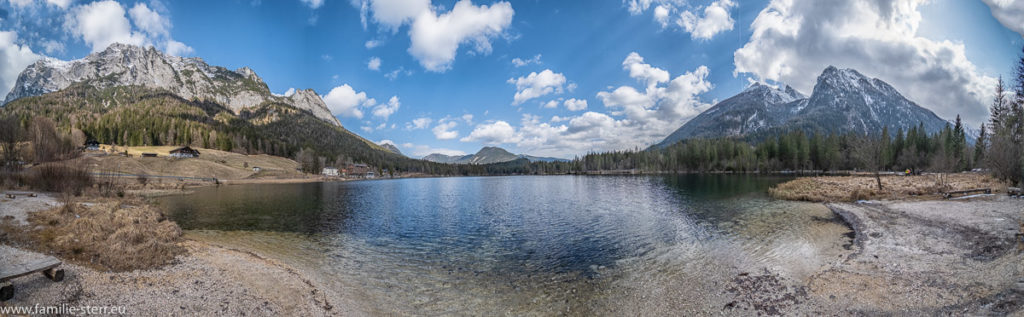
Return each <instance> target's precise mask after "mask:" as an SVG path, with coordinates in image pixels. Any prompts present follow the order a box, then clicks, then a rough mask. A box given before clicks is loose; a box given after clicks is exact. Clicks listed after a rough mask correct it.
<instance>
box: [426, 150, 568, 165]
mask: <svg viewBox="0 0 1024 317" xmlns="http://www.w3.org/2000/svg"><path fill="white" fill-rule="evenodd" d="M521 158H522V159H527V160H529V161H530V162H567V161H568V160H565V159H560V158H553V157H537V156H532V155H526V154H513V153H511V152H509V151H507V150H505V149H503V148H500V147H494V146H485V147H483V148H481V149H480V150H479V151H477V152H476V153H474V154H467V155H445V154H440V153H432V154H429V155H427V156H424V157H423V160H425V161H430V162H435V163H446V164H477V165H479V164H492V163H503V162H510V161H514V160H517V159H521Z"/></svg>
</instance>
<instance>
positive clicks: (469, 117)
mask: <svg viewBox="0 0 1024 317" xmlns="http://www.w3.org/2000/svg"><path fill="white" fill-rule="evenodd" d="M462 121H466V124H473V115H471V114H468V113H467V114H464V115H462Z"/></svg>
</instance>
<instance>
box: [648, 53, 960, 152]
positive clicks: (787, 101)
mask: <svg viewBox="0 0 1024 317" xmlns="http://www.w3.org/2000/svg"><path fill="white" fill-rule="evenodd" d="M922 123H923V124H924V127H925V130H926V131H928V132H929V133H934V132H938V131H939V130H941V129H942V128H943V127H945V125H946V124H947V123H948V122H947V121H946V120H943V119H942V118H939V116H937V115H935V113H934V112H932V111H931V110H928V109H925V108H923V107H921V106H919V105H917V104H916V103H914V102H913V101H910V100H908V99H907V98H906V97H904V96H903V95H902V94H900V93H899V92H898V91H896V89H895V88H893V87H892V86H891V85H889V84H888V83H886V82H884V81H882V80H879V79H877V78H869V77H867V76H864V75H863V74H861V73H859V72H857V71H856V70H853V69H839V68H836V67H834V66H829V67H828V68H826V69H825V71H824V72H822V74H821V75H820V76H818V81H817V84H815V86H814V91H813V92H812V93H811V95H810V96H809V97H804V96H803V95H802V94H800V93H799V92H797V91H796V90H794V89H793V88H791V87H789V86H785V87H784V88H781V89H779V88H773V87H769V86H766V85H762V84H753V85H751V86H750V87H749V88H747V89H746V90H744V91H743V92H741V93H739V94H737V95H736V96H733V97H731V98H729V99H726V100H724V101H722V102H719V103H718V104H716V105H715V106H713V107H711V109H708V110H707V111H705V112H703V113H701V114H700V115H698V116H697V117H695V118H693V119H692V120H690V121H689V122H687V123H686V124H684V125H683V126H682V127H680V128H679V129H678V130H676V131H675V132H673V133H672V134H670V135H669V136H668V137H666V138H665V140H663V141H661V142H660V143H658V144H656V145H654V146H653V147H655V148H661V147H665V146H669V145H671V144H674V143H676V142H679V141H681V140H684V139H689V138H714V137H733V136H735V137H758V136H764V135H768V134H771V133H775V132H782V131H787V130H794V129H799V130H804V131H807V132H815V131H820V132H826V133H827V132H832V133H851V132H852V133H859V134H869V133H878V132H880V131H882V127H888V128H889V131H890V133H895V132H896V130H897V129H899V128H903V129H904V130H907V129H908V128H910V127H911V126H916V125H918V124H922Z"/></svg>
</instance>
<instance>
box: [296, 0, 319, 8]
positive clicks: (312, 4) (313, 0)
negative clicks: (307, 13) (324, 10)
mask: <svg viewBox="0 0 1024 317" xmlns="http://www.w3.org/2000/svg"><path fill="white" fill-rule="evenodd" d="M300 1H302V4H304V5H306V6H307V7H309V8H310V9H314V10H315V9H317V8H319V7H320V6H322V5H324V0H300Z"/></svg>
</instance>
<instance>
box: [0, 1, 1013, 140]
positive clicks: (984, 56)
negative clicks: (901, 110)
mask: <svg viewBox="0 0 1024 317" xmlns="http://www.w3.org/2000/svg"><path fill="white" fill-rule="evenodd" d="M107 1H112V0H107ZM1022 6H1024V5H1021V4H1016V3H1010V4H1004V3H1002V2H1001V1H996V0H984V1H960V0H932V1H922V0H889V1H820V0H793V1H779V0H776V1H769V0H757V1H743V2H739V1H735V0H713V1H708V0H692V1H688V0H625V1H622V0H604V1H597V0H595V1H546V0H524V1H517V0H511V1H486V0H474V1H472V2H471V1H469V0H463V1H430V0H338V1H332V0H301V1H299V0H297V1H251V0H236V1H166V2H159V1H121V2H117V3H114V2H93V1H74V0H47V1H41V0H0V66H2V67H4V69H0V84H3V85H4V86H3V89H9V87H10V85H13V79H12V78H15V77H16V76H17V73H18V72H20V69H23V68H24V66H25V65H27V63H30V62H31V61H33V60H34V59H38V58H41V57H42V56H50V57H54V58H59V59H65V60H67V59H76V58H81V57H84V56H85V55H87V54H89V53H90V52H92V51H96V50H101V49H102V47H105V44H107V43H108V42H109V41H111V39H115V40H117V39H120V40H117V41H136V42H137V43H143V44H145V45H153V46H156V47H157V48H158V49H161V50H164V51H166V52H168V53H171V54H176V55H182V56H198V57H202V58H203V59H204V60H205V61H207V62H208V63H210V64H213V65H219V66H224V67H227V68H231V69H235V68H239V67H242V66H249V67H250V68H252V69H254V70H255V71H256V72H257V74H259V75H260V76H261V77H262V78H263V79H264V81H266V82H267V84H268V85H269V86H270V89H271V90H272V91H273V92H275V93H279V94H283V93H285V92H286V91H288V90H289V89H290V88H296V89H305V88H312V89H314V90H316V91H317V92H318V93H319V94H320V95H321V96H324V99H325V101H326V102H327V104H328V105H329V106H330V108H331V109H332V112H334V114H335V115H337V116H338V118H339V120H341V122H342V124H343V125H344V126H345V127H346V128H348V129H350V130H352V131H354V132H356V133H358V134H360V135H362V136H364V137H366V138H368V139H370V140H373V141H377V142H381V141H386V142H392V143H395V144H396V145H398V146H399V148H400V149H401V150H402V151H403V152H405V153H406V154H407V155H410V156H414V157H419V156H423V155H425V154H429V153H432V152H441V153H447V154H458V153H473V152H475V151H476V150H478V149H479V148H480V147H482V146H487V145H497V146H501V147H504V148H506V149H509V150H511V151H513V152H516V153H528V154H533V155H545V156H558V157H567V158H568V157H572V156H574V155H579V154H583V153H586V152H588V151H607V150H621V149H632V148H635V147H641V148H642V147H646V146H647V145H649V144H651V143H654V142H658V141H660V139H661V138H663V137H664V136H665V135H667V134H669V133H671V132H672V131H673V130H675V129H676V128H678V127H679V126H680V125H681V124H683V123H685V122H686V120H689V119H690V118H692V117H693V116H695V115H696V114H698V113H700V111H703V110H706V109H707V108H709V107H710V106H711V105H713V104H714V103H715V102H716V101H717V100H722V99H725V98H728V97H729V96H732V95H734V94H736V93H738V92H739V91H741V90H742V89H743V88H744V87H746V86H747V85H749V83H750V82H751V81H753V80H756V81H764V82H767V83H770V84H782V83H784V84H790V85H792V86H793V87H795V88H797V89H798V90H800V91H801V92H803V93H805V94H809V93H810V92H811V88H812V87H813V84H814V80H815V77H816V76H817V75H818V74H819V73H820V72H821V70H822V69H824V67H825V66H827V65H836V66H839V67H849V68H855V69H857V70H859V71H861V72H863V73H865V74H866V75H869V76H873V77H878V78H881V79H883V80H885V81H887V82H889V83H891V84H893V85H894V86H896V88H897V89H899V90H900V91H901V92H902V93H903V94H905V95H907V96H908V97H910V98H911V99H912V100H914V101H916V102H918V103H919V104H921V105H922V106H924V107H926V108H929V109H932V110H933V111H935V112H936V113H938V114H939V115H940V116H942V117H944V118H947V119H951V118H953V117H955V116H956V115H957V114H961V115H963V116H964V118H965V119H966V120H967V121H968V122H969V123H970V124H972V125H977V124H980V122H982V120H984V119H985V117H986V116H987V110H986V107H987V104H988V102H987V100H990V99H991V91H992V87H993V86H992V85H993V82H994V78H996V77H997V76H1000V75H1002V76H1004V77H1008V76H1009V75H1010V69H1011V66H1012V65H1013V63H1014V60H1015V59H1016V58H1017V57H1018V55H1019V53H1020V48H1021V45H1022V44H1024V43H1022V37H1021V34H1020V33H1019V32H1022V29H1024V23H1022V21H1024V17H1022V16H1021V13H1020V12H1024V8H1022ZM118 7H120V9H121V10H120V11H118V10H117V8H118ZM364 7H365V9H364ZM101 8H102V9H103V10H100V9H101ZM91 9H96V10H91ZM118 14H120V17H118ZM93 16H95V17H98V21H116V20H124V22H125V24H124V25H123V27H122V28H117V27H111V26H110V25H116V23H113V22H111V23H107V22H104V23H99V24H98V25H89V24H88V23H85V22H82V21H87V20H88V18H90V17H93ZM118 18H120V19H118ZM119 32H120V33H119ZM453 47H454V48H453ZM371 61H374V62H373V63H371ZM376 61H379V63H377V62H376ZM531 74H533V75H532V76H531ZM584 102H585V103H586V107H585V108H583V103H584Z"/></svg>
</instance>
